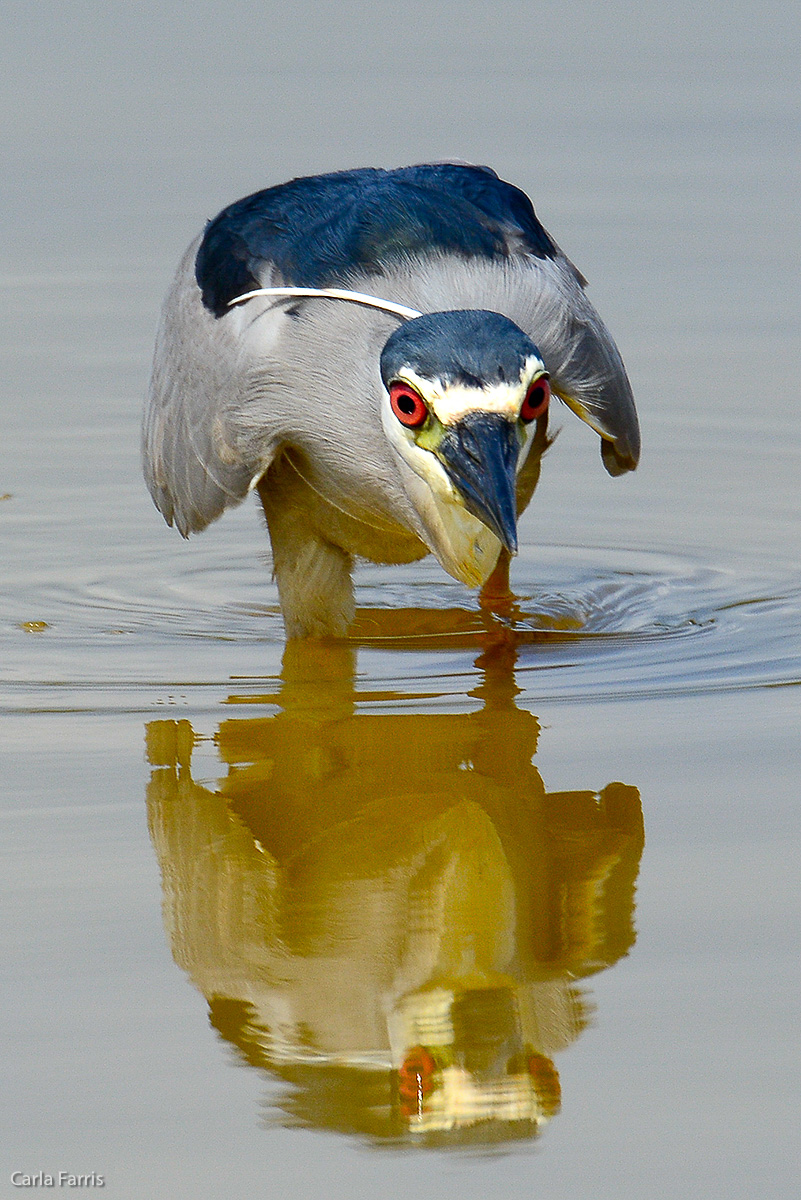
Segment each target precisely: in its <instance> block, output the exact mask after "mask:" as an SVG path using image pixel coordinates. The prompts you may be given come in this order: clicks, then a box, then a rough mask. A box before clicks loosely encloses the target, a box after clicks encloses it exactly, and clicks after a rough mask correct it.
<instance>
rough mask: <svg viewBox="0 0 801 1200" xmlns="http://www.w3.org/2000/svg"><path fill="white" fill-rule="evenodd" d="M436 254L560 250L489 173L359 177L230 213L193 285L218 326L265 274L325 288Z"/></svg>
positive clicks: (286, 187) (309, 183)
mask: <svg viewBox="0 0 801 1200" xmlns="http://www.w3.org/2000/svg"><path fill="white" fill-rule="evenodd" d="M437 252H439V253H451V254H459V255H462V256H463V257H465V258H495V259H497V258H504V257H508V256H510V255H512V254H521V253H522V254H529V255H534V256H535V257H537V258H552V257H554V256H555V254H556V247H555V245H554V243H553V242H552V241H551V239H550V237H549V236H548V234H547V233H546V231H545V230H544V229H543V227H542V225H541V224H540V222H539V221H538V220H537V217H536V215H535V213H534V209H533V207H532V205H531V201H530V200H529V199H528V197H527V196H526V195H525V193H523V192H521V191H520V190H519V189H518V188H516V187H513V186H512V184H510V183H505V182H504V181H503V180H502V179H499V178H498V176H497V175H496V174H495V172H494V171H492V170H490V168H489V167H473V166H461V165H458V164H455V163H435V164H431V165H421V166H415V167H402V168H400V169H398V170H395V171H384V170H379V169H377V168H363V169H361V170H355V171H339V172H336V173H334V174H331V175H312V176H309V177H307V178H303V179H293V180H290V182H289V183H283V184H280V185H279V186H278V187H272V188H268V189H266V191H262V192H256V193H255V194H254V195H252V196H246V197H245V199H244V200H238V201H237V202H236V203H235V204H231V205H229V207H228V208H225V209H223V211H222V212H221V213H220V214H219V215H218V216H216V217H215V218H214V219H213V220H212V221H209V223H208V225H207V226H206V231H205V233H204V236H203V241H202V242H201V244H200V249H199V250H198V253H197V259H196V261H195V276H196V278H197V282H198V285H199V287H200V289H201V292H202V295H203V303H204V304H205V306H206V308H208V309H210V310H211V311H212V312H213V313H214V314H215V316H218V317H220V316H222V315H223V314H224V313H226V312H227V311H228V303H229V301H231V300H233V299H234V298H235V297H236V296H241V295H243V294H244V293H245V292H248V291H252V290H253V289H255V288H258V287H260V286H261V274H262V270H263V268H264V267H265V265H267V264H271V265H272V266H273V267H274V268H275V269H276V270H277V272H278V274H279V275H280V277H281V281H282V282H283V283H284V284H285V285H287V286H291V287H331V286H335V285H341V284H342V283H345V282H347V281H349V280H352V279H353V278H354V277H358V276H360V275H364V274H381V273H382V271H383V270H384V269H385V267H387V266H388V265H390V264H392V263H397V262H398V261H399V260H407V261H408V260H414V259H419V258H421V257H424V256H425V255H427V254H431V253H437ZM276 282H278V281H276Z"/></svg>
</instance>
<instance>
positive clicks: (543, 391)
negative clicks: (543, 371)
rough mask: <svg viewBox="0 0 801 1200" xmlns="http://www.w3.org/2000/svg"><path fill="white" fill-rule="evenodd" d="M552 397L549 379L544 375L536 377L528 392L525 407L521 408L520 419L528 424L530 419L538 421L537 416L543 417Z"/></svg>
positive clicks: (524, 402)
mask: <svg viewBox="0 0 801 1200" xmlns="http://www.w3.org/2000/svg"><path fill="white" fill-rule="evenodd" d="M550 399H551V389H550V386H549V384H548V380H547V379H546V378H545V376H544V375H540V377H539V379H535V380H534V382H533V383H532V385H531V387H530V388H529V389H528V391H527V392H526V398H525V400H524V401H523V407H522V408H521V409H520V420H521V421H525V422H526V423H527V424H528V422H529V421H536V419H537V417H541V416H542V414H543V413H544V412H545V411H546V409H547V407H548V403H549V401H550Z"/></svg>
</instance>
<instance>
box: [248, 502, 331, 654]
mask: <svg viewBox="0 0 801 1200" xmlns="http://www.w3.org/2000/svg"><path fill="white" fill-rule="evenodd" d="M259 495H260V497H261V502H262V507H263V508H264V515H265V517H266V518H267V528H268V530H269V533H270V542H271V543H272V548H273V572H274V574H275V581H276V583H277V585H278V598H279V600H280V602H281V612H282V613H283V616H284V625H285V626H286V635H287V638H303V637H343V636H344V635H345V633H346V632H347V630H348V626H349V625H350V624H351V622H352V621H353V617H354V613H355V603H354V598H353V580H352V578H351V571H352V569H353V559H352V557H351V555H350V554H348V553H346V551H344V550H342V549H341V548H340V547H339V546H336V545H334V543H333V542H329V541H328V540H327V539H326V538H324V537H322V536H321V535H320V534H319V533H317V531H316V530H315V529H314V528H313V526H312V525H311V523H310V521H309V514H308V511H306V510H305V509H303V508H302V507H299V506H296V505H294V504H288V505H287V504H283V503H275V502H274V497H273V496H272V495H271V493H270V489H269V488H268V487H267V486H264V487H262V485H261V484H259Z"/></svg>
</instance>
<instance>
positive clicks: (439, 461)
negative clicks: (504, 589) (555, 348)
mask: <svg viewBox="0 0 801 1200" xmlns="http://www.w3.org/2000/svg"><path fill="white" fill-rule="evenodd" d="M381 375H382V379H383V381H384V388H385V391H384V394H383V399H382V412H381V416H382V422H383V426H384V431H385V433H386V435H387V438H388V440H389V443H390V445H391V446H392V448H393V450H394V451H395V454H396V456H397V459H398V462H399V466H400V471H401V477H402V479H403V483H404V487H405V489H406V492H407V494H408V495H409V497H410V499H411V501H412V503H413V504H414V507H415V509H416V511H417V513H418V515H419V517H420V520H421V522H422V525H423V528H424V530H425V533H426V541H427V543H428V545H429V546H430V547H431V550H432V551H433V553H434V554H435V555H436V556H437V558H438V559H439V561H440V563H441V564H442V566H443V567H444V568H445V570H446V571H448V572H449V574H451V575H453V576H454V577H455V578H456V579H459V580H461V581H462V582H463V583H467V584H468V585H470V586H473V587H475V586H478V585H479V584H481V583H483V582H484V580H485V579H486V578H487V577H488V575H489V574H490V572H491V571H492V569H493V567H494V566H495V563H496V561H497V559H498V554H499V553H500V550H501V547H502V546H505V547H506V549H507V550H509V551H510V552H511V553H512V554H514V553H515V552H516V550H517V500H516V484H517V475H518V472H519V471H520V470H521V468H522V466H523V464H524V462H525V460H526V457H527V455H528V451H529V449H530V446H531V442H532V440H533V438H534V433H535V429H536V427H537V424H538V422H539V421H544V420H546V419H547V411H548V403H549V399H550V387H549V384H548V374H547V372H546V370H545V365H544V363H543V361H542V358H541V357H540V353H539V350H538V349H537V347H536V346H535V345H534V343H533V342H532V340H531V339H530V338H529V337H528V336H527V335H526V334H525V333H524V332H523V331H522V329H520V328H519V327H518V326H517V325H515V324H514V322H513V321H510V320H509V319H508V318H507V317H504V316H501V314H500V313H495V312H488V311H484V310H482V309H469V310H464V311H462V310H459V311H453V312H439V313H426V314H424V315H423V316H420V317H416V318H415V319H413V320H410V321H407V322H405V323H404V324H403V325H401V326H400V328H398V329H397V330H396V331H395V332H394V333H393V334H392V336H391V337H390V338H389V340H388V341H387V343H386V345H385V346H384V349H383V352H382V354H381Z"/></svg>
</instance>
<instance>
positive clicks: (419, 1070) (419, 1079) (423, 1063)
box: [398, 1046, 437, 1116]
mask: <svg viewBox="0 0 801 1200" xmlns="http://www.w3.org/2000/svg"><path fill="white" fill-rule="evenodd" d="M436 1069H437V1064H436V1063H435V1062H434V1058H433V1056H432V1055H431V1054H429V1052H428V1050H426V1048H425V1046H415V1047H414V1049H413V1050H410V1051H409V1053H408V1054H407V1055H406V1058H405V1059H404V1060H403V1065H402V1066H401V1068H400V1070H399V1071H398V1092H399V1094H400V1102H401V1109H402V1111H403V1112H404V1113H405V1114H406V1115H407V1116H409V1115H411V1114H412V1113H414V1112H416V1113H418V1114H419V1113H421V1112H422V1110H423V1099H424V1098H425V1097H426V1096H428V1095H430V1094H431V1092H432V1091H433V1089H434V1073H435V1071H436Z"/></svg>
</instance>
